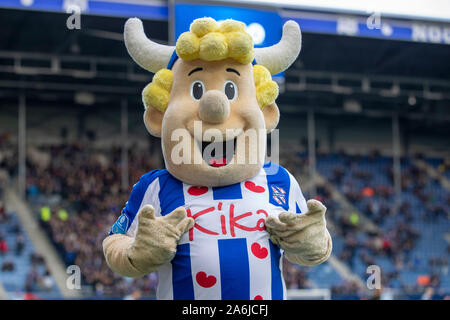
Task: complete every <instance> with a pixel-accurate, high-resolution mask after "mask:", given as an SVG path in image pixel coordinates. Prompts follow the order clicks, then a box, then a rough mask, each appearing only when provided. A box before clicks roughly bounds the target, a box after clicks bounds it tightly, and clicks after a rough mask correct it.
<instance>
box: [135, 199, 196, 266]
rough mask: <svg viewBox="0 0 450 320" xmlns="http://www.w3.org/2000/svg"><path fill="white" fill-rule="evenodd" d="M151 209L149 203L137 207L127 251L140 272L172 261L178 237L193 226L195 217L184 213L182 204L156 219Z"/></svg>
mask: <svg viewBox="0 0 450 320" xmlns="http://www.w3.org/2000/svg"><path fill="white" fill-rule="evenodd" d="M154 211H155V210H154V209H153V207H152V206H150V205H146V206H144V207H143V208H142V209H141V210H140V212H139V214H138V226H137V231H136V237H135V239H134V242H133V243H132V244H131V247H130V250H129V252H128V258H129V259H130V261H131V263H132V264H133V265H134V266H135V267H136V269H138V270H140V271H141V272H143V273H150V272H152V271H154V270H155V269H156V268H158V267H159V266H161V265H163V264H165V263H166V262H169V261H170V260H172V259H173V257H174V256H175V253H176V249H177V245H178V241H179V240H180V237H181V236H182V235H183V234H184V233H185V232H186V231H188V230H189V229H191V228H192V227H193V226H194V219H192V218H188V217H187V216H186V209H185V208H183V207H179V208H177V209H175V210H174V211H172V212H171V213H169V214H167V215H165V216H163V217H158V218H156V217H155V213H154Z"/></svg>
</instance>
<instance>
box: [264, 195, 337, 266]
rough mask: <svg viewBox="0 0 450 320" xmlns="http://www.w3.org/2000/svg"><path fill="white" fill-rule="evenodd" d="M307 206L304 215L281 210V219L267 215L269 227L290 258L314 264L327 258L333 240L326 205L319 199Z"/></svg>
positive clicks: (308, 264) (273, 238) (268, 230)
mask: <svg viewBox="0 0 450 320" xmlns="http://www.w3.org/2000/svg"><path fill="white" fill-rule="evenodd" d="M307 207H308V212H306V213H304V214H296V213H291V212H282V213H281V214H280V215H279V216H278V218H279V219H277V218H275V217H273V216H270V217H268V218H267V220H266V229H267V232H269V234H270V240H271V241H272V242H273V243H275V244H276V245H278V246H279V247H280V248H281V249H283V250H284V251H285V253H286V258H287V259H288V260H289V261H291V262H293V263H296V264H301V265H307V266H311V265H316V264H320V263H322V262H324V261H326V260H327V259H328V257H329V256H330V254H331V248H332V241H331V236H330V234H329V232H328V230H327V227H326V221H325V211H326V210H327V208H326V207H325V206H324V205H323V204H322V203H321V202H320V201H317V200H309V201H308V202H307Z"/></svg>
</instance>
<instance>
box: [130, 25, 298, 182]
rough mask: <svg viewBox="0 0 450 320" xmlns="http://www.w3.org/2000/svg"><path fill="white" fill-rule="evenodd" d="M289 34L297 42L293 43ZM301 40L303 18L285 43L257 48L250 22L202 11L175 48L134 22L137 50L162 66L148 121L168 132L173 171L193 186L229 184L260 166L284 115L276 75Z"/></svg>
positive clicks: (150, 66)
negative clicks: (277, 101) (249, 31)
mask: <svg viewBox="0 0 450 320" xmlns="http://www.w3.org/2000/svg"><path fill="white" fill-rule="evenodd" d="M286 31H287V32H286ZM290 38H292V39H296V41H294V43H293V44H292V43H289V42H290V41H289V40H290ZM298 39H300V30H299V29H298V25H297V24H295V23H294V24H291V25H288V24H287V25H285V27H284V30H283V38H282V40H281V41H280V43H279V44H277V45H275V46H273V47H270V48H262V49H254V48H253V43H252V40H251V37H250V36H249V35H248V34H247V33H246V32H245V25H244V24H243V23H241V22H238V21H234V20H226V21H224V22H222V23H221V24H218V23H217V22H216V21H215V20H213V19H211V18H202V19H197V20H195V21H194V22H193V23H192V25H191V28H190V32H185V33H183V34H182V35H181V36H180V37H179V39H178V41H177V45H176V48H174V47H169V46H162V45H158V44H156V43H154V42H152V41H151V40H149V39H147V38H146V36H145V34H144V32H143V28H142V23H141V22H140V20H138V19H130V20H129V21H128V22H127V24H126V26H125V43H126V45H127V49H128V51H129V52H130V55H131V56H132V57H133V58H134V59H135V61H136V62H138V64H140V65H141V66H142V67H144V68H146V69H147V70H150V71H153V72H155V76H154V78H153V81H152V82H151V83H150V84H149V85H147V86H146V87H145V89H144V90H143V102H144V105H145V107H146V110H145V113H144V122H145V125H146V127H147V130H148V131H149V132H150V133H151V134H152V135H154V136H158V137H161V139H162V150H163V155H164V160H165V163H166V167H167V170H168V171H169V172H170V173H171V174H172V175H173V176H174V177H176V178H178V179H180V180H181V181H183V182H185V183H188V184H192V185H198V186H223V185H229V184H233V183H237V182H240V181H243V180H246V179H249V178H251V177H253V176H255V175H256V174H257V173H258V171H259V170H260V169H261V168H262V166H263V163H264V157H265V153H266V135H267V133H268V132H270V131H271V130H273V129H274V128H275V127H276V125H277V123H278V120H279V111H278V107H277V105H276V104H275V99H276V97H277V96H278V86H277V85H276V83H275V82H274V81H272V79H271V74H274V73H278V72H280V71H282V70H284V69H286V68H287V67H288V66H289V65H290V64H291V63H292V62H293V60H295V58H296V57H297V55H298V52H299V51H300V43H299V40H298ZM269 49H270V50H269ZM147 50H148V51H147ZM258 50H260V51H258ZM268 50H269V51H268ZM174 52H176V55H175V54H174ZM277 53H278V54H277ZM287 53H289V54H287ZM272 55H273V56H272ZM178 57H179V58H178ZM255 60H256V63H257V64H256V65H254V62H255ZM252 62H253V63H252ZM258 63H260V64H258ZM169 69H170V70H169Z"/></svg>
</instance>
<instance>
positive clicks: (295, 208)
mask: <svg viewBox="0 0 450 320" xmlns="http://www.w3.org/2000/svg"><path fill="white" fill-rule="evenodd" d="M289 178H290V180H291V183H290V192H289V193H290V199H289V212H295V213H304V212H306V211H308V208H307V206H306V200H305V197H304V196H303V192H302V189H301V188H300V185H299V184H298V182H297V179H295V177H294V176H293V175H292V174H290V173H289Z"/></svg>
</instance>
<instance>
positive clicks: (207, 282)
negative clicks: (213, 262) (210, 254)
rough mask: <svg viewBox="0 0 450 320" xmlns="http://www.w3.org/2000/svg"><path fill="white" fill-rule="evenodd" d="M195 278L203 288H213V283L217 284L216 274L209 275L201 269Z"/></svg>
mask: <svg viewBox="0 0 450 320" xmlns="http://www.w3.org/2000/svg"><path fill="white" fill-rule="evenodd" d="M195 279H196V280H197V283H198V284H199V285H200V286H202V287H203V288H211V287H212V286H213V285H215V284H216V281H217V279H216V277H214V276H212V275H211V276H207V275H206V273H205V272H203V271H200V272H198V273H197V275H196V276H195Z"/></svg>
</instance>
